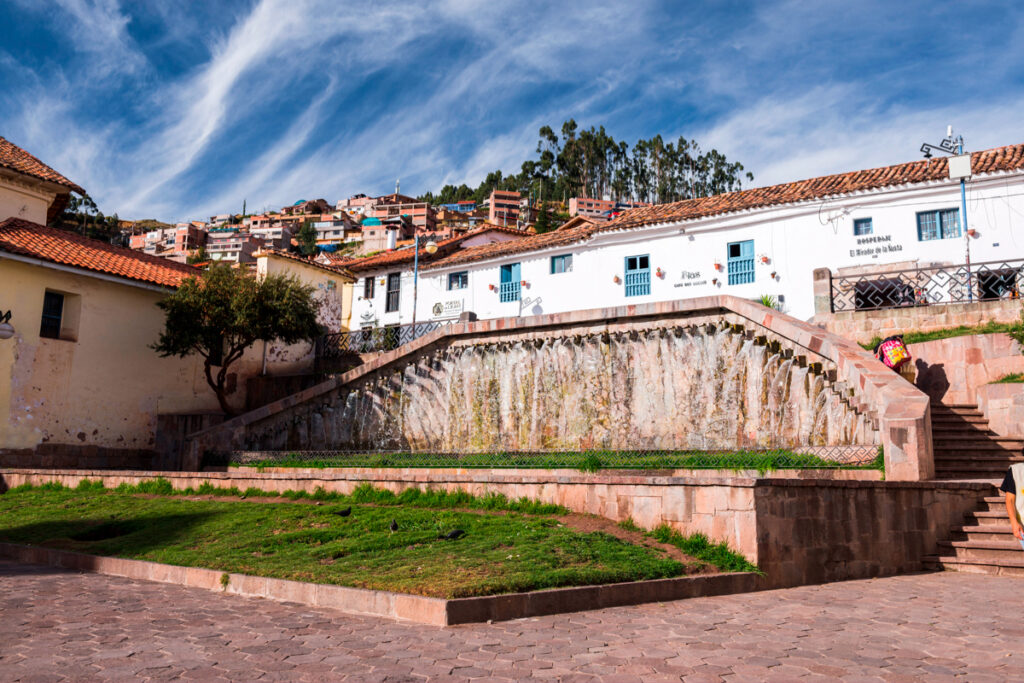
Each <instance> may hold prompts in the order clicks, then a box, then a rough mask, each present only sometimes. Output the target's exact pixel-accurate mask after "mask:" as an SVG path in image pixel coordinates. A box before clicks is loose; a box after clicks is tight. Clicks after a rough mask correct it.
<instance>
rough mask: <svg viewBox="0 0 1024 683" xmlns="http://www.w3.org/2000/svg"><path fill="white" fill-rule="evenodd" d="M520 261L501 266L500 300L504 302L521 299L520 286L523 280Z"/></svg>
mask: <svg viewBox="0 0 1024 683" xmlns="http://www.w3.org/2000/svg"><path fill="white" fill-rule="evenodd" d="M520 272H521V271H520V268H519V264H518V263H509V264H507V265H504V266H502V267H501V284H500V285H499V288H500V289H499V291H498V300H499V301H501V302H502V303H508V302H509V301H519V295H520V286H519V283H520V281H521V280H522V277H521V276H520Z"/></svg>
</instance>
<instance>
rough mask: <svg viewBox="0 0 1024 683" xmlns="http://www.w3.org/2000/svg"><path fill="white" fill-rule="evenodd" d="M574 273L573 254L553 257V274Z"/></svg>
mask: <svg viewBox="0 0 1024 683" xmlns="http://www.w3.org/2000/svg"><path fill="white" fill-rule="evenodd" d="M569 272H572V254H562V255H560V256H552V257H551V274H552V275H555V274H557V273H569Z"/></svg>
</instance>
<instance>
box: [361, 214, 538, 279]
mask: <svg viewBox="0 0 1024 683" xmlns="http://www.w3.org/2000/svg"><path fill="white" fill-rule="evenodd" d="M492 231H496V232H504V233H509V234H514V235H518V236H521V237H522V238H523V239H521V240H509V241H508V242H495V243H492V244H510V243H513V242H514V243H516V244H518V243H519V242H523V241H529V240H530V239H532V237H531V235H529V234H528V233H526V232H525V231H523V230H516V229H514V228H505V227H502V226H500V225H493V224H491V223H484V224H483V225H481V226H478V227H476V228H474V229H473V230H470V231H469V232H466V233H463V234H461V235H456V236H454V237H449V238H448V239H446V240H441V241H440V242H438V243H437V252H436V253H434V254H428V253H427V252H426V251H425V250H424V248H423V247H422V246H421V247H420V267H421V268H426V267H427V264H430V265H434V264H436V263H438V262H439V261H441V260H447V259H446V257H448V256H449V255H452V256H457V255H458V254H461V253H463V251H472V252H474V253H475V251H476V250H477V249H482V248H485V247H489V246H492V244H483V245H480V246H478V247H468V248H466V249H464V250H462V251H458V249H459V245H460V244H462V242H463V241H464V240H467V239H469V238H470V237H473V236H475V235H480V234H483V233H485V232H492ZM421 241H422V240H421ZM453 252H454V253H453ZM412 261H413V250H412V249H409V248H406V249H395V250H394V251H388V252H385V253H383V254H375V255H374V256H367V257H365V258H361V259H356V260H354V261H348V262H346V263H345V267H346V268H347V269H349V270H350V271H352V272H357V271H365V270H373V269H375V268H385V267H388V266H394V265H398V264H402V263H412Z"/></svg>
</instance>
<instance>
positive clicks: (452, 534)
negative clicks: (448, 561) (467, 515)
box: [441, 529, 466, 541]
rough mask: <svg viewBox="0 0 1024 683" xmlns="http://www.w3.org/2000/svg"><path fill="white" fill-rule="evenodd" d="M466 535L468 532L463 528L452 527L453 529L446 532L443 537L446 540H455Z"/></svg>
mask: <svg viewBox="0 0 1024 683" xmlns="http://www.w3.org/2000/svg"><path fill="white" fill-rule="evenodd" d="M465 535H466V532H465V531H463V530H462V529H452V530H451V531H449V532H448V533H446V534H445V535H444V536H442V537H441V538H443V539H444V540H446V541H454V540H455V539H457V538H462V537H463V536H465Z"/></svg>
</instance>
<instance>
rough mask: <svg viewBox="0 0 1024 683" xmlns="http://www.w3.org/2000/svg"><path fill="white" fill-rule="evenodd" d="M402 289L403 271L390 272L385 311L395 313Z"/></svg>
mask: <svg viewBox="0 0 1024 683" xmlns="http://www.w3.org/2000/svg"><path fill="white" fill-rule="evenodd" d="M401 289H402V274H401V273H388V289H387V292H388V295H387V300H386V301H385V302H384V311H385V312H386V313H394V312H395V311H397V310H398V304H399V301H400V297H401Z"/></svg>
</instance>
